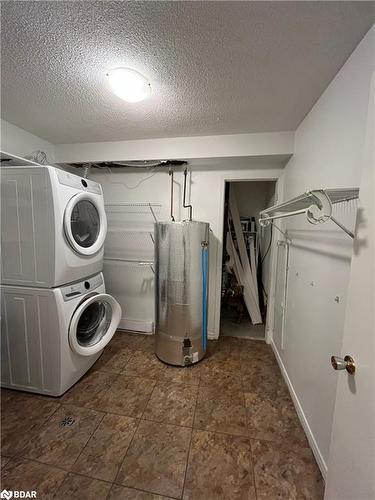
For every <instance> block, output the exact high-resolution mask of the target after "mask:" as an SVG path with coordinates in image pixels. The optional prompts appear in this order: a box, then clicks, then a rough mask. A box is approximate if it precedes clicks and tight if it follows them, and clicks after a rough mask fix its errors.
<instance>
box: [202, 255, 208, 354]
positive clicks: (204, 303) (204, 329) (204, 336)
mask: <svg viewBox="0 0 375 500" xmlns="http://www.w3.org/2000/svg"><path fill="white" fill-rule="evenodd" d="M207 278H208V248H207V247H203V248H202V323H203V324H202V347H203V351H206V348H207V319H208V315H207V309H208V293H207V291H208V290H207V288H208V287H207V285H208V283H207Z"/></svg>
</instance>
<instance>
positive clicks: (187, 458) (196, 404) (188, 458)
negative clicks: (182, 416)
mask: <svg viewBox="0 0 375 500" xmlns="http://www.w3.org/2000/svg"><path fill="white" fill-rule="evenodd" d="M200 383H201V373H200V372H199V380H198V390H197V395H196V398H195V405H194V415H193V423H192V429H191V434H190V441H189V448H188V453H187V457H186V467H185V474H184V480H183V483H182V492H181V495H180V498H181V499H183V498H184V493H185V486H186V477H187V471H188V467H189V460H190V451H191V443H192V440H193V432H194V423H195V414H196V411H197V406H198V397H199V388H200Z"/></svg>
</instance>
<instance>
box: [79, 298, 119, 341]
mask: <svg viewBox="0 0 375 500" xmlns="http://www.w3.org/2000/svg"><path fill="white" fill-rule="evenodd" d="M111 320H112V308H111V306H110V305H109V304H108V302H105V301H101V300H97V301H95V302H92V303H91V304H89V305H88V306H87V307H86V308H85V309H84V310H83V311H82V314H81V316H80V318H79V320H78V323H77V329H76V335H77V341H78V344H79V345H80V346H82V347H90V346H93V345H95V344H97V343H98V342H100V341H101V340H102V338H103V337H104V336H105V334H106V333H107V331H108V328H109V327H110V325H111Z"/></svg>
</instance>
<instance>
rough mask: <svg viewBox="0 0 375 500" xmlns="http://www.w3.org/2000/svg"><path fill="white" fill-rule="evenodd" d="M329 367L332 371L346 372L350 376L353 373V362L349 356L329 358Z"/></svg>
mask: <svg viewBox="0 0 375 500" xmlns="http://www.w3.org/2000/svg"><path fill="white" fill-rule="evenodd" d="M331 365H332V367H333V369H334V370H346V371H347V372H348V373H350V374H351V375H352V374H353V373H354V372H355V362H354V359H353V358H352V357H351V356H348V355H347V356H345V358H344V359H343V358H339V357H338V356H331Z"/></svg>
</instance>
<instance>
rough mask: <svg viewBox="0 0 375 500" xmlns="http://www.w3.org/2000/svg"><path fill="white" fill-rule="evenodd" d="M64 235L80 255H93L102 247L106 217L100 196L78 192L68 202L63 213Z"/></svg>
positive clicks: (105, 232)
mask: <svg viewBox="0 0 375 500" xmlns="http://www.w3.org/2000/svg"><path fill="white" fill-rule="evenodd" d="M64 229H65V235H66V237H67V239H68V241H69V243H70V245H71V247H72V248H73V250H75V251H76V252H77V253H78V254H81V255H94V254H96V253H97V252H99V250H100V249H101V248H102V247H103V245H104V240H105V237H106V234H107V217H106V214H105V211H104V206H103V199H102V197H101V196H98V195H96V194H92V193H78V194H76V195H74V196H73V197H72V198H71V199H70V200H69V202H68V204H67V206H66V209H65V213H64Z"/></svg>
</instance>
